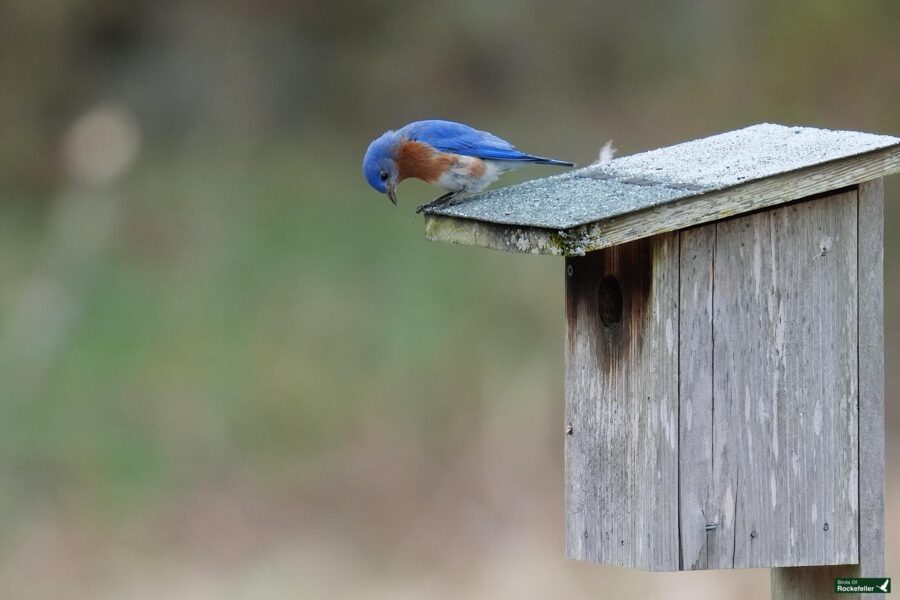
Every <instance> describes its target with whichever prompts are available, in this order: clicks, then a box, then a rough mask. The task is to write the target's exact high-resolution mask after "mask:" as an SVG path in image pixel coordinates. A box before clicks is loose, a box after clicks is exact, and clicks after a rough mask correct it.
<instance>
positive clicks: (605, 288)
mask: <svg viewBox="0 0 900 600" xmlns="http://www.w3.org/2000/svg"><path fill="white" fill-rule="evenodd" d="M597 306H598V308H599V310H600V322H601V323H603V326H604V327H607V328H610V327H613V326H615V325H616V324H617V323H620V322H621V321H622V288H621V287H620V286H619V280H618V279H616V278H615V276H614V275H606V276H605V277H604V278H603V279H601V280H600V288H599V289H598V291H597Z"/></svg>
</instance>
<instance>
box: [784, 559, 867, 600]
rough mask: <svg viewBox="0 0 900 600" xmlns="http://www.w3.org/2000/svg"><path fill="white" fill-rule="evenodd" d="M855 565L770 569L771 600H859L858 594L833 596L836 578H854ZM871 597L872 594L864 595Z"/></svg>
mask: <svg viewBox="0 0 900 600" xmlns="http://www.w3.org/2000/svg"><path fill="white" fill-rule="evenodd" d="M855 570H856V565H833V566H832V565H829V566H824V567H782V568H779V569H772V600H823V598H841V599H842V600H843V599H844V598H846V599H848V600H850V599H855V598H859V594H841V595H840V596H835V594H834V580H835V578H837V577H855V576H856V575H855ZM865 595H866V596H872V594H865Z"/></svg>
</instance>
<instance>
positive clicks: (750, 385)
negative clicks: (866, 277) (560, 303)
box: [566, 189, 859, 570]
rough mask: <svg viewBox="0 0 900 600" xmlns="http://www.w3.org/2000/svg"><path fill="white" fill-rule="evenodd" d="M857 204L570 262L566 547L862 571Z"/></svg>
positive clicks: (591, 555) (749, 220)
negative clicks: (841, 566)
mask: <svg viewBox="0 0 900 600" xmlns="http://www.w3.org/2000/svg"><path fill="white" fill-rule="evenodd" d="M857 210H858V208H857V191H856V189H852V190H849V191H846V192H842V193H836V194H832V195H829V196H827V197H819V198H815V199H810V200H807V201H800V202H796V203H792V204H788V205H784V206H779V207H778V208H774V209H768V210H764V211H761V212H756V213H753V214H750V215H745V216H741V217H736V218H733V219H726V220H722V221H718V222H714V223H710V224H706V225H702V226H699V227H694V228H689V229H684V230H681V231H677V232H672V233H666V234H662V235H658V236H654V237H651V238H645V239H642V240H637V241H634V242H629V243H627V244H623V245H621V246H616V247H613V248H608V249H605V250H600V251H597V252H592V253H588V254H587V255H586V256H584V257H573V258H569V259H567V265H566V273H567V277H566V280H567V286H566V301H567V304H566V310H567V318H568V322H569V328H568V332H569V333H568V343H567V355H566V371H567V372H566V377H567V390H566V418H567V421H568V426H567V432H568V433H569V435H567V443H566V469H567V509H568V510H567V514H568V522H567V548H568V554H569V556H570V557H572V558H577V559H581V560H589V561H595V562H601V563H606V564H615V565H621V566H628V567H634V568H641V569H649V570H690V569H722V568H740V567H776V566H802V565H826V564H852V563H856V562H857V560H858V533H859V525H858V523H859V518H858V488H857V482H858V464H859V461H858V437H857V436H858V426H859V424H858V419H857V398H858V391H859V379H858V358H857V349H858V339H857V335H858V286H857V256H858V236H857V228H858V223H857Z"/></svg>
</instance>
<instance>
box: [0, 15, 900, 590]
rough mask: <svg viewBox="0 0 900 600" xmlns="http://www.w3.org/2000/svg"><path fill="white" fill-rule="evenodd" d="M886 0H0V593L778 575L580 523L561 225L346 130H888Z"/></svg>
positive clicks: (890, 260) (665, 584) (591, 135)
mask: <svg viewBox="0 0 900 600" xmlns="http://www.w3.org/2000/svg"><path fill="white" fill-rule="evenodd" d="M898 26H900V3H898V2H896V0H868V1H867V2H845V1H842V0H795V1H793V2H784V1H780V2H775V1H771V2H770V1H763V2H761V1H759V0H734V1H731V2H718V1H713V0H705V1H699V0H691V1H688V0H659V1H657V2H652V3H651V2H644V3H635V2H626V1H624V0H623V1H619V2H615V1H611V0H609V1H601V2H563V3H550V2H545V1H538V0H526V1H520V2H510V1H497V2H483V1H475V0H461V1H458V2H452V3H446V2H445V3H436V2H435V3H425V2H413V1H411V0H393V1H391V2H381V1H376V2H359V1H348V0H331V1H329V2H315V1H308V2H285V1H280V0H252V1H251V0H220V1H219V2H216V3H208V2H201V1H199V0H189V1H184V2H166V1H155V2H153V1H149V0H147V1H140V0H136V1H133V2H114V1H112V0H108V1H105V0H67V1H61V0H6V1H5V2H3V3H2V4H0V82H2V83H0V515H2V518H0V597H2V598H28V599H31V598H39V599H40V598H54V599H55V598H75V599H81V598H85V599H87V598H91V599H93V598H138V599H140V598H148V599H149V598H174V599H205V598H210V599H212V598H235V599H243V598H254V599H255V598H271V599H275V598H298V597H301V598H392V599H393V598H410V599H412V598H460V597H463V598H567V599H571V600H574V599H577V598H602V597H615V598H722V597H732V598H741V599H750V598H768V597H769V596H768V574H767V572H766V571H740V572H734V573H729V572H724V573H688V574H654V575H650V574H645V573H638V572H632V571H626V570H620V569H613V568H604V567H598V566H593V565H585V564H579V563H575V562H568V561H565V560H564V559H563V496H562V495H563V457H562V446H563V440H562V435H563V423H562V410H563V387H562V360H563V335H564V319H563V310H564V307H563V298H562V294H563V280H562V261H560V260H558V259H554V258H550V257H526V256H511V255H505V254H502V253H497V252H488V251H484V250H478V249H472V248H463V247H451V246H446V245H440V244H432V243H429V242H426V241H425V240H424V238H423V232H422V221H421V219H419V218H417V217H415V216H414V215H413V207H414V206H416V204H419V203H421V202H422V201H425V200H428V199H430V198H431V197H433V196H434V195H435V194H434V191H433V190H432V189H430V188H429V187H428V186H426V185H424V184H419V183H417V182H412V183H407V184H404V186H403V187H402V188H401V191H400V192H401V193H400V197H401V206H400V208H399V209H395V208H393V207H392V206H391V205H390V204H389V203H388V201H387V200H386V199H385V198H384V197H382V196H379V195H378V194H376V193H375V192H374V191H372V190H371V189H369V188H368V187H367V185H366V183H365V181H364V180H363V178H362V175H361V170H360V163H361V160H362V155H363V152H364V151H365V148H366V146H367V144H368V142H369V141H370V139H372V138H373V137H375V136H376V135H378V134H380V133H381V132H382V131H383V130H385V129H388V128H394V127H398V126H400V125H403V124H404V123H406V122H408V121H412V120H415V119H419V118H430V117H442V118H449V119H456V120H461V121H465V122H467V123H471V124H473V125H475V126H476V127H479V128H483V129H489V130H491V131H493V132H495V133H497V134H499V135H501V136H503V137H506V138H508V139H510V140H512V141H514V142H515V143H516V144H517V145H519V146H520V147H522V148H523V149H526V150H530V151H533V152H537V153H541V154H544V155H549V156H558V157H560V158H567V159H570V160H574V161H577V162H579V163H582V164H584V163H588V162H591V161H592V160H593V159H594V158H595V155H596V152H597V150H598V149H599V148H600V146H601V145H602V143H603V142H605V141H606V140H607V139H609V138H612V139H614V140H615V144H616V146H617V147H618V148H619V153H620V154H630V153H633V152H637V151H641V150H646V149H650V148H654V147H658V146H663V145H668V144H672V143H675V142H678V141H682V140H686V139H691V138H695V137H702V136H706V135H710V134H713V133H716V132H720V131H724V130H728V129H733V128H737V127H742V126H745V125H749V124H752V123H756V122H761V121H772V122H782V123H787V124H801V125H816V126H823V127H829V128H846V129H859V130H865V131H875V132H883V133H891V134H895V135H896V134H900V36H898V35H897V33H896V32H897V30H898ZM550 172H552V171H551V170H538V169H533V170H529V171H528V172H520V173H518V174H516V176H511V177H508V178H507V179H506V180H505V183H509V182H512V181H515V180H516V177H517V176H518V177H520V178H521V177H532V176H538V175H543V174H548V173H550ZM886 190H887V231H886V236H885V238H886V246H887V247H886V261H885V262H886V274H885V277H886V293H887V298H886V303H885V306H886V309H887V310H886V312H887V314H886V328H887V332H886V333H887V340H888V348H887V365H888V368H887V372H888V381H887V405H888V457H887V465H888V482H887V483H888V527H889V531H888V540H889V547H888V563H889V568H888V572H887V573H886V574H887V575H892V574H894V575H897V576H900V463H898V444H897V442H896V435H895V434H896V432H897V431H898V430H900V410H898V407H897V406H896V403H895V399H896V397H897V395H898V392H900V369H898V368H897V365H898V364H900V316H898V314H897V312H896V311H895V310H893V308H894V307H895V306H896V305H897V301H898V298H900V243H898V232H900V204H898V201H900V177H894V178H890V179H888V180H887V182H886ZM823 292H827V291H823Z"/></svg>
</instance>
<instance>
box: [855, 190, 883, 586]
mask: <svg viewBox="0 0 900 600" xmlns="http://www.w3.org/2000/svg"><path fill="white" fill-rule="evenodd" d="M859 460H860V471H859V510H860V532H859V533H860V536H859V563H860V569H861V573H860V575H861V576H862V577H881V576H884V575H886V573H885V571H884V180H883V179H876V180H874V181H869V182H866V183H864V184H862V185H860V186H859ZM866 596H872V597H874V594H866Z"/></svg>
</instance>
